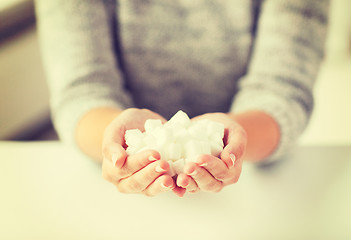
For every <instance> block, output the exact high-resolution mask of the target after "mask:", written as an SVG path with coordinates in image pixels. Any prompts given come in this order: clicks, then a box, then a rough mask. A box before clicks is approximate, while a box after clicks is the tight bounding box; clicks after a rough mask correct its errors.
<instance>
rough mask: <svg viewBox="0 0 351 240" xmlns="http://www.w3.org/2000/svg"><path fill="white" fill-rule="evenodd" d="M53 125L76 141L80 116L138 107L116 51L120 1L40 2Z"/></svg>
mask: <svg viewBox="0 0 351 240" xmlns="http://www.w3.org/2000/svg"><path fill="white" fill-rule="evenodd" d="M35 7H36V16H37V23H38V25H37V26H38V32H39V39H40V44H41V50H42V56H43V62H44V68H45V70H46V75H47V79H48V86H49V91H50V96H51V99H50V105H51V113H52V119H53V123H54V126H55V128H56V131H57V132H58V135H59V137H60V139H61V140H63V142H65V143H69V144H75V136H74V135H75V129H76V125H77V123H78V121H79V120H80V118H81V117H82V116H83V115H84V114H85V113H87V112H88V111H89V110H91V109H93V108H96V107H116V108H120V109H124V108H127V107H131V106H132V105H133V102H132V99H131V96H129V95H128V93H127V92H126V91H125V89H124V84H125V83H124V82H123V81H124V78H123V76H122V72H121V71H120V68H119V65H120V63H119V62H118V58H117V57H116V54H115V53H116V52H115V50H116V49H115V39H116V35H115V31H116V29H115V25H116V24H115V21H116V12H117V11H116V10H117V9H116V2H115V1H112V0H110V1H109V0H106V1H105V0H91V1H84V0H69V1H61V0H50V1H48V0H36V1H35Z"/></svg>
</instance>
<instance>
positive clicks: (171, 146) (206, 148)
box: [125, 111, 224, 176]
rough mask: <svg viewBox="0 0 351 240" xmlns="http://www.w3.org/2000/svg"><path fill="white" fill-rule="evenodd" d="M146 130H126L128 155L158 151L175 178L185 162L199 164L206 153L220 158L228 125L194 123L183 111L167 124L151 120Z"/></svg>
mask: <svg viewBox="0 0 351 240" xmlns="http://www.w3.org/2000/svg"><path fill="white" fill-rule="evenodd" d="M144 128H145V132H144V133H143V132H141V131H140V130H138V129H133V130H128V131H126V133H125V141H126V145H127V149H126V152H127V154H128V155H133V154H136V153H139V152H141V151H144V150H148V149H153V150H156V151H158V152H159V153H160V155H161V159H163V160H166V161H168V162H169V163H170V170H169V171H168V174H170V175H171V176H174V175H176V174H179V173H181V172H183V168H184V164H185V162H195V161H196V160H197V158H198V157H199V156H200V155H202V154H212V155H214V156H217V157H218V156H219V155H220V153H221V152H222V151H223V147H224V144H223V136H224V125H223V124H221V123H217V122H213V121H210V120H207V119H203V120H199V121H195V122H192V121H191V120H190V119H189V117H188V116H187V115H186V114H185V113H184V112H183V111H178V112H177V113H176V114H175V115H174V116H173V117H172V118H171V119H170V120H169V121H168V122H167V123H166V124H164V125H163V124H162V121H161V120H159V119H148V120H146V121H145V125H144Z"/></svg>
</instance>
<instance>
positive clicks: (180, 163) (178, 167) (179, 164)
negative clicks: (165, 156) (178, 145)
mask: <svg viewBox="0 0 351 240" xmlns="http://www.w3.org/2000/svg"><path fill="white" fill-rule="evenodd" d="M184 165H185V161H184V159H182V158H181V159H178V160H177V161H174V162H173V164H172V168H173V170H174V172H175V173H176V174H180V173H182V172H183V169H184Z"/></svg>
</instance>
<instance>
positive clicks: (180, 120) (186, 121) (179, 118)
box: [166, 110, 191, 128]
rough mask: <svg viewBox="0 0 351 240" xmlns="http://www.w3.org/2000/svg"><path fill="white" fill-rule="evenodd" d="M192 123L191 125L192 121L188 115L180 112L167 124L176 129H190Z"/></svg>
mask: <svg viewBox="0 0 351 240" xmlns="http://www.w3.org/2000/svg"><path fill="white" fill-rule="evenodd" d="M190 123H191V120H190V118H189V117H188V115H187V114H186V113H185V112H183V111H181V110H179V111H178V112H177V113H176V114H174V116H173V117H172V118H171V119H170V120H169V121H168V122H167V123H166V124H167V125H171V126H174V127H179V128H182V127H188V126H189V125H190Z"/></svg>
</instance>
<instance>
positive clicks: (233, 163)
mask: <svg viewBox="0 0 351 240" xmlns="http://www.w3.org/2000/svg"><path fill="white" fill-rule="evenodd" d="M229 158H230V160H231V161H232V164H231V165H229V168H232V167H234V165H235V161H236V157H235V155H234V154H233V153H231V154H229Z"/></svg>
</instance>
